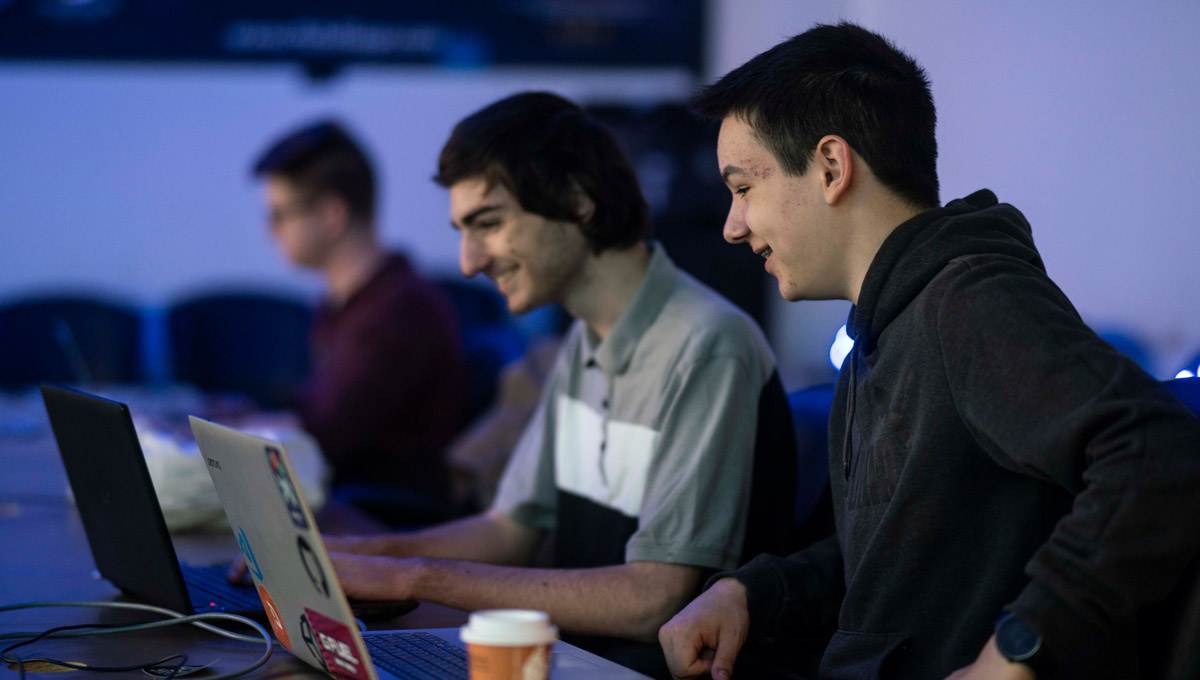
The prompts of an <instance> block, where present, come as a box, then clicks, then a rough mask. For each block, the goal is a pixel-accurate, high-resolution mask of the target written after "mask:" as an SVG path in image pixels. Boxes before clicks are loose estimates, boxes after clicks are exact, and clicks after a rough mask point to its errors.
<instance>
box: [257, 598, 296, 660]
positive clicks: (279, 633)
mask: <svg viewBox="0 0 1200 680" xmlns="http://www.w3.org/2000/svg"><path fill="white" fill-rule="evenodd" d="M258 597H259V599H261V600H262V604H263V611H265V612H266V613H267V620H268V621H270V622H271V630H273V631H275V637H276V638H278V639H279V644H281V645H283V648H284V649H286V650H288V651H289V652H290V651H292V640H291V638H289V637H288V632H287V628H285V627H284V625H283V618H282V617H281V616H279V608H278V607H276V606H275V600H272V599H271V594H270V593H268V592H267V589H266V588H263V587H262V585H261V584H260V585H259V586H258Z"/></svg>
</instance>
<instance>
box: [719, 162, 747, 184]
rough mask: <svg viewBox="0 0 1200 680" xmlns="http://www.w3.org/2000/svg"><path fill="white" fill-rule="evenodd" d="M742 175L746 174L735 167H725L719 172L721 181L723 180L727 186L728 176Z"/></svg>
mask: <svg viewBox="0 0 1200 680" xmlns="http://www.w3.org/2000/svg"><path fill="white" fill-rule="evenodd" d="M744 174H746V171H745V170H743V169H742V168H739V167H738V166H736V165H726V166H725V169H724V170H722V171H721V179H722V180H724V182H725V183H726V184H729V176H730V175H744Z"/></svg>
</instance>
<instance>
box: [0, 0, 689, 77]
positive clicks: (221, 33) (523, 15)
mask: <svg viewBox="0 0 1200 680" xmlns="http://www.w3.org/2000/svg"><path fill="white" fill-rule="evenodd" d="M704 5H705V2H704V1H703V0H435V1H433V2H411V1H399V0H398V1H391V2H385V1H376V2H364V1H362V0H357V1H349V2H337V3H329V2H313V1H311V0H309V1H304V0H238V1H237V2H233V1H231V0H0V58H2V57H9V58H13V57H17V58H31V59H89V60H135V61H292V62H295V61H299V62H304V63H307V64H310V65H311V66H314V67H317V68H336V66H338V65H341V64H346V63H361V62H368V63H403V64H430V65H445V66H455V67H468V68H469V67H476V66H488V65H506V66H511V65H539V66H547V65H591V66H640V67H646V66H649V67H683V68H687V69H691V70H693V71H697V72H698V71H699V70H700V67H701V63H700V62H701V47H702V40H703V30H702V28H703V18H704V17H703V15H704Z"/></svg>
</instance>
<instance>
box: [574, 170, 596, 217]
mask: <svg viewBox="0 0 1200 680" xmlns="http://www.w3.org/2000/svg"><path fill="white" fill-rule="evenodd" d="M571 204H572V208H574V210H575V216H576V218H577V219H578V220H579V224H581V225H582V224H587V223H588V222H591V221H592V215H595V214H596V202H595V201H593V200H592V197H591V196H589V195H588V194H587V192H586V191H584V190H583V187H581V186H579V185H578V184H577V183H575V182H574V181H572V182H571Z"/></svg>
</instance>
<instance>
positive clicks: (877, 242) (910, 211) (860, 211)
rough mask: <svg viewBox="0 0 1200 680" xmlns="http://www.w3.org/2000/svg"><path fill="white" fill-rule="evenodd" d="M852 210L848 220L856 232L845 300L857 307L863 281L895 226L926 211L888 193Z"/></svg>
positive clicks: (852, 240) (854, 232) (851, 248)
mask: <svg viewBox="0 0 1200 680" xmlns="http://www.w3.org/2000/svg"><path fill="white" fill-rule="evenodd" d="M849 211H850V212H849V214H848V215H847V218H848V219H849V220H851V221H850V222H849V223H850V224H853V225H854V229H853V232H852V233H853V236H852V237H851V242H850V244H849V250H848V252H849V254H850V261H849V263H848V267H847V274H848V277H849V280H848V282H847V284H848V285H847V287H848V290H847V291H846V299H847V300H849V301H850V302H851V303H853V304H856V305H857V304H858V296H859V294H860V293H861V292H862V285H863V280H864V279H866V277H867V270H868V269H870V268H871V262H873V261H874V260H875V255H876V254H878V253H879V248H880V246H882V245H883V242H884V241H885V240H887V237H888V236H890V235H891V233H892V232H893V231H895V230H896V227H898V226H900V225H901V224H903V223H904V222H907V221H908V220H909V219H911V218H913V217H914V216H916V215H918V214H920V213H922V212H924V211H923V210H920V209H917V208H914V207H913V206H911V205H909V204H908V203H905V202H904V201H901V200H900V199H898V198H895V197H894V196H892V194H891V193H890V192H887V191H881V192H880V195H879V196H878V200H876V201H873V202H869V203H868V204H866V205H861V204H860V205H859V206H857V207H856V208H849Z"/></svg>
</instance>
